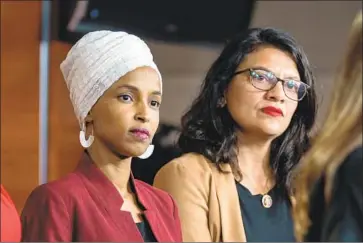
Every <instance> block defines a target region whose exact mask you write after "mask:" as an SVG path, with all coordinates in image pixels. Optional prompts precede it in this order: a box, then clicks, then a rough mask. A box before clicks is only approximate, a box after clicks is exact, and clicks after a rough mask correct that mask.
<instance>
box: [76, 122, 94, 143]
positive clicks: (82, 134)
mask: <svg viewBox="0 0 363 243" xmlns="http://www.w3.org/2000/svg"><path fill="white" fill-rule="evenodd" d="M82 127H83V128H82V130H81V131H80V132H79V141H80V143H81V145H82V147H83V148H89V147H90V146H91V145H92V143H93V141H94V140H95V137H94V136H93V129H92V134H91V135H89V137H88V139H86V133H85V130H86V129H85V127H86V126H85V125H83V126H82Z"/></svg>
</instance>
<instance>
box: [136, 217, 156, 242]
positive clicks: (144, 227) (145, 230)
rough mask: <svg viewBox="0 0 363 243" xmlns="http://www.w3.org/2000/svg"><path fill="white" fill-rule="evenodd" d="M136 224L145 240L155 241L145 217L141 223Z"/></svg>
mask: <svg viewBox="0 0 363 243" xmlns="http://www.w3.org/2000/svg"><path fill="white" fill-rule="evenodd" d="M136 226H137V228H138V229H139V231H140V234H141V235H142V238H143V239H144V241H145V242H157V240H156V239H155V236H154V234H153V232H152V230H151V228H150V225H149V223H148V222H147V220H146V219H144V221H143V222H141V223H137V224H136Z"/></svg>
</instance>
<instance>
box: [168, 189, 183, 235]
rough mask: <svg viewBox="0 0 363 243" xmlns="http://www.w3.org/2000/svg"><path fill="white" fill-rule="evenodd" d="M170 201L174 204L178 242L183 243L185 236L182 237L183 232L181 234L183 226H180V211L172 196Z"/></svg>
mask: <svg viewBox="0 0 363 243" xmlns="http://www.w3.org/2000/svg"><path fill="white" fill-rule="evenodd" d="M170 200H171V202H172V204H173V217H174V222H175V228H176V239H175V241H176V242H182V241H183V236H182V232H181V224H180V217H179V209H178V206H177V205H176V203H175V201H174V199H173V197H172V196H170Z"/></svg>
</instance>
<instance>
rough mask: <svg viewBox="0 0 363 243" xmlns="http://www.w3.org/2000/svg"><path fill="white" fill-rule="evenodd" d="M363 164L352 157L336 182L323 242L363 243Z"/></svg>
mask: <svg viewBox="0 0 363 243" xmlns="http://www.w3.org/2000/svg"><path fill="white" fill-rule="evenodd" d="M362 171H363V161H362V154H360V156H351V157H350V160H348V161H346V163H344V164H343V165H342V168H341V169H340V171H338V173H337V178H336V180H335V182H334V190H333V192H332V197H331V200H330V203H329V208H328V209H327V210H326V213H325V216H324V223H323V230H322V232H323V233H322V234H323V235H322V241H336V242H346V241H349V242H363V177H362V174H361V173H362Z"/></svg>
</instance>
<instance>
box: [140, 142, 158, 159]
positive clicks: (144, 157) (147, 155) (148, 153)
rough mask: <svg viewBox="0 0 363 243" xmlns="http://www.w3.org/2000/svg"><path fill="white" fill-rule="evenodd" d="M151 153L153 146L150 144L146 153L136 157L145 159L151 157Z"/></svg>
mask: <svg viewBox="0 0 363 243" xmlns="http://www.w3.org/2000/svg"><path fill="white" fill-rule="evenodd" d="M153 152H154V145H153V144H150V145H149V147H147V149H146V151H145V152H144V153H143V154H142V155H140V156H137V157H138V158H140V159H147V158H149V157H150V156H151V155H152V153H153Z"/></svg>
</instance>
